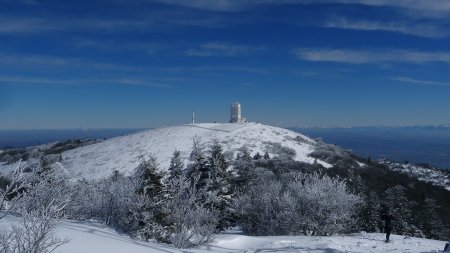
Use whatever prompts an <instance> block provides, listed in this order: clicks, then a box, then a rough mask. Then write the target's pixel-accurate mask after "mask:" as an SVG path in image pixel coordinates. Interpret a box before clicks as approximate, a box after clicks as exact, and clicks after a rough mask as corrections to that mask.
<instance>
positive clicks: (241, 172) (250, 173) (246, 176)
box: [232, 147, 257, 191]
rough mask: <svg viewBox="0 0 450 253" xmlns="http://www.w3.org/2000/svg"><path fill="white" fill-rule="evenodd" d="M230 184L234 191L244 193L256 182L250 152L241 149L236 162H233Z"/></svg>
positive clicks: (243, 148)
mask: <svg viewBox="0 0 450 253" xmlns="http://www.w3.org/2000/svg"><path fill="white" fill-rule="evenodd" d="M233 172H234V174H233V177H232V183H233V186H234V189H235V191H244V190H245V189H246V188H247V187H248V186H250V184H251V183H252V182H254V181H255V180H256V177H257V174H256V171H255V165H254V163H253V160H252V157H251V156H250V151H249V150H248V149H247V148H245V147H242V148H241V149H240V151H239V154H238V156H237V158H236V160H234V161H233Z"/></svg>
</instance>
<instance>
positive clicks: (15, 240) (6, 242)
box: [0, 203, 68, 253]
mask: <svg viewBox="0 0 450 253" xmlns="http://www.w3.org/2000/svg"><path fill="white" fill-rule="evenodd" d="M64 205H65V204H62V205H57V204H55V203H49V205H48V206H43V207H42V209H40V210H33V211H30V212H29V211H26V210H22V212H21V213H20V215H21V219H20V223H19V224H18V225H16V226H13V227H12V228H11V229H9V230H4V231H0V252H2V253H16V252H24V253H49V252H53V251H54V250H55V249H56V248H58V247H59V246H61V245H63V244H65V243H67V242H68V239H60V238H58V237H55V236H54V235H53V234H52V232H53V230H54V229H55V227H56V226H57V225H58V224H60V223H61V222H62V220H63V217H64V214H63V209H64V208H65V206H64Z"/></svg>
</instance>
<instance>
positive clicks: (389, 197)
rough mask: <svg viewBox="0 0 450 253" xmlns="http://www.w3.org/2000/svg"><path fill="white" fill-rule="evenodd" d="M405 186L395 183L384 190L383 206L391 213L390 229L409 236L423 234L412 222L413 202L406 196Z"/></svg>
mask: <svg viewBox="0 0 450 253" xmlns="http://www.w3.org/2000/svg"><path fill="white" fill-rule="evenodd" d="M405 191H406V188H405V187H403V186H401V185H397V186H394V187H391V188H389V189H387V190H386V191H385V192H384V196H385V198H384V206H385V207H386V208H387V209H388V210H389V211H390V212H391V213H392V215H393V216H394V219H393V221H392V231H393V232H394V233H398V234H405V235H410V236H419V237H421V236H423V234H422V232H421V231H420V229H419V228H417V226H416V224H414V223H415V222H414V216H413V212H412V209H413V206H414V204H415V203H413V202H411V201H409V200H408V198H407V197H406V193H405Z"/></svg>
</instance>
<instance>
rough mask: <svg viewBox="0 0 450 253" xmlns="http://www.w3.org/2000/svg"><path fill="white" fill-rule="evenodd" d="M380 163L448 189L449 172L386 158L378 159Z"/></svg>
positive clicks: (449, 187) (449, 188)
mask: <svg viewBox="0 0 450 253" xmlns="http://www.w3.org/2000/svg"><path fill="white" fill-rule="evenodd" d="M379 162H380V163H381V164H384V165H386V166H387V167H388V168H389V169H391V170H393V171H397V172H401V173H404V174H407V175H409V176H410V177H413V178H416V179H418V180H420V181H424V182H427V183H431V184H433V185H436V186H440V187H443V188H445V189H446V190H448V191H450V172H448V171H445V170H442V169H437V168H434V167H431V166H429V167H425V166H421V165H417V164H410V163H408V164H404V163H396V162H391V161H388V160H384V159H383V160H379Z"/></svg>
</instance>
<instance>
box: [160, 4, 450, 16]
mask: <svg viewBox="0 0 450 253" xmlns="http://www.w3.org/2000/svg"><path fill="white" fill-rule="evenodd" d="M154 1H157V2H162V3H166V4H173V5H178V6H184V7H190V8H197V9H203V10H210V11H224V12H227V11H228V12H229V11H241V10H246V9H249V8H252V7H255V6H260V5H285V4H303V5H307V4H324V3H337V4H358V5H366V6H377V7H383V6H388V7H396V8H399V9H404V10H414V11H416V12H417V13H420V14H422V15H427V16H430V17H442V16H443V15H446V14H448V13H450V1H448V0H395V1H392V0H215V1H211V0H185V1H178V0H154Z"/></svg>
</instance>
